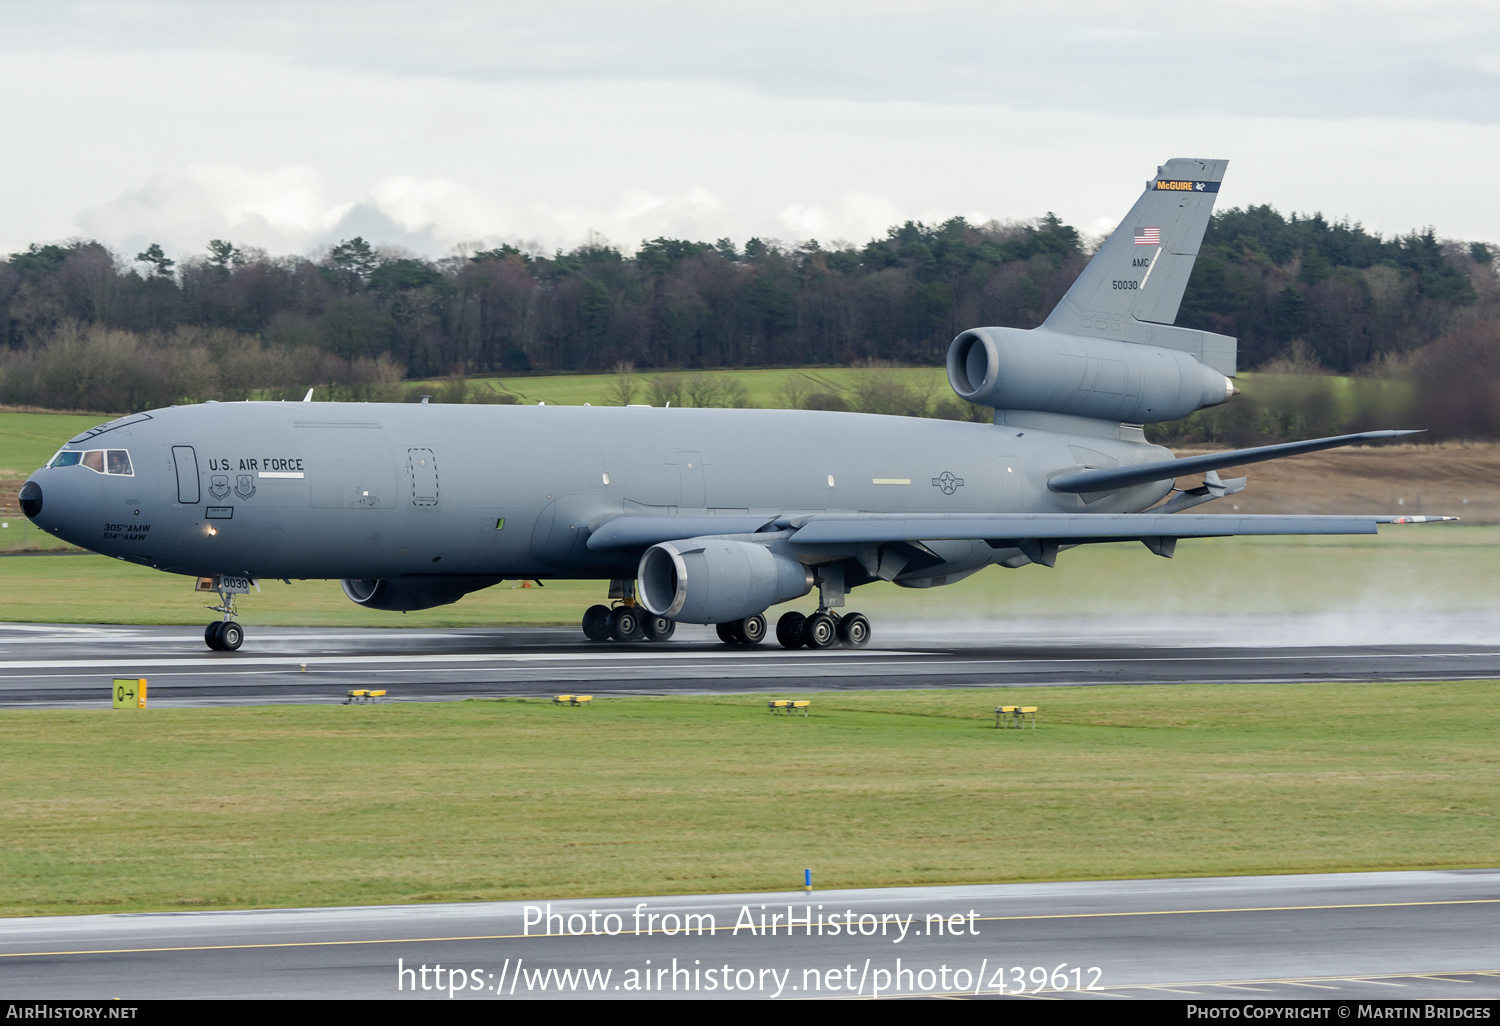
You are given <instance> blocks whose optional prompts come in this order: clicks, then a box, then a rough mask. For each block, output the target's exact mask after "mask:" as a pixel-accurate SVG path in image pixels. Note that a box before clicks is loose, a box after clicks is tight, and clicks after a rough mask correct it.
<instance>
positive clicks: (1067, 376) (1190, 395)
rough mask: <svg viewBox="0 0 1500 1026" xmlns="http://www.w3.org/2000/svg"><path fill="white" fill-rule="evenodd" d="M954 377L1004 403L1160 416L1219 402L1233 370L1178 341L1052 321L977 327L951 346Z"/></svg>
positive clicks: (1231, 390)
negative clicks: (1094, 332) (1092, 333)
mask: <svg viewBox="0 0 1500 1026" xmlns="http://www.w3.org/2000/svg"><path fill="white" fill-rule="evenodd" d="M948 383H949V384H950V385H952V386H953V391H955V392H957V393H958V395H959V397H960V398H963V399H967V400H968V401H969V402H971V403H976V404H978V405H980V406H990V407H994V408H995V409H997V410H1036V411H1040V412H1045V413H1067V414H1072V415H1073V416H1077V417H1093V418H1096V419H1099V420H1117V421H1123V422H1125V423H1129V424H1154V423H1156V422H1158V421H1163V420H1175V419H1177V418H1178V417H1186V416H1187V415H1188V414H1189V413H1192V412H1193V411H1194V410H1198V409H1202V408H1203V407H1205V406H1216V405H1218V404H1219V403H1222V402H1224V401H1225V400H1226V399H1228V398H1229V397H1230V396H1232V395H1234V394H1235V392H1236V391H1237V390H1236V389H1235V387H1234V385H1233V384H1232V383H1231V382H1230V380H1229V379H1228V378H1226V377H1225V376H1224V375H1222V374H1220V373H1219V372H1218V371H1216V370H1211V369H1209V368H1208V367H1205V366H1203V364H1201V363H1199V362H1198V361H1197V360H1196V359H1194V358H1193V357H1192V356H1190V355H1188V354H1187V353H1184V352H1180V351H1178V350H1175V349H1163V348H1161V347H1159V346H1149V345H1144V344H1142V343H1139V342H1121V341H1119V340H1117V339H1111V338H1084V337H1082V336H1079V335H1064V334H1060V333H1059V332H1055V331H1049V330H1047V329H1046V328H1034V329H1032V330H1031V331H1023V330H1021V329H1019V328H972V329H970V330H969V331H966V332H964V333H963V334H962V335H960V336H958V338H956V339H954V340H953V344H952V345H950V346H949V347H948Z"/></svg>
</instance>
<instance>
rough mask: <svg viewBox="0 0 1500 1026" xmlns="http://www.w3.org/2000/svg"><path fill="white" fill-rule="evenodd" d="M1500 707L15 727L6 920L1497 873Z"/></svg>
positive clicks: (1257, 689)
mask: <svg viewBox="0 0 1500 1026" xmlns="http://www.w3.org/2000/svg"><path fill="white" fill-rule="evenodd" d="M1002 697H1003V699H1004V701H1005V702H1007V703H1010V702H1014V701H1017V700H1021V701H1026V702H1031V703H1035V704H1038V705H1040V706H1041V709H1042V715H1041V726H1040V728H1039V729H1037V730H1034V731H1033V730H1025V731H1015V730H995V729H993V714H992V711H991V710H992V708H993V706H994V705H995V704H996V703H997V701H999V700H1000V698H1002ZM1497 714H1500V689H1497V688H1496V686H1495V685H1494V683H1493V682H1480V683H1473V682H1470V683H1441V684H1400V685H1391V684H1361V685H1351V684H1341V685H1279V686H1236V687H1223V686H1218V687H1211V686H1199V685H1179V686H1172V687H1130V688H1110V687H1097V688H1078V689H1072V688H1049V689H1044V690H1038V691H1036V692H1034V693H1028V692H1017V691H1013V690H1008V691H1006V692H1004V693H1003V696H1002V695H997V694H995V693H991V692H987V691H983V690H965V691H951V690H950V691H913V692H867V693H847V692H844V693H830V694H819V695H815V696H813V707H812V715H811V716H810V717H808V718H806V719H803V718H790V719H788V718H782V717H772V716H770V715H768V714H767V712H766V707H765V700H764V697H758V696H720V697H701V698H600V699H597V700H596V703H595V706H594V707H593V708H581V709H574V708H566V707H554V706H552V705H550V704H548V703H546V702H544V701H542V700H532V701H467V702H456V703H434V704H426V705H421V704H411V705H404V704H401V705H386V706H339V705H330V706H326V707H307V706H302V707H256V708H238V709H148V710H145V711H136V710H131V711H121V712H106V711H97V712H44V711H7V712H5V713H3V714H0V752H3V753H4V755H3V759H4V773H5V787H4V788H3V789H0V822H3V823H4V824H5V844H4V845H3V846H0V915H30V914H48V913H76V912H92V911H115V912H120V911H136V910H150V909H174V908H175V909H182V908H231V907H271V906H298V905H335V904H359V903H386V902H412V901H448V900H482V899H506V898H522V897H539V896H547V897H554V898H555V897H564V896H583V895H624V894H652V893H682V892H718V891H741V890H779V889H791V888H794V887H796V886H798V885H799V884H800V883H801V872H802V870H803V869H804V868H811V869H812V871H813V879H814V882H815V883H816V884H817V885H818V886H819V887H824V888H833V887H852V886H883V885H906V884H929V883H931V884H935V883H958V882H1004V881H1018V880H1044V879H1090V878H1133V877H1150V876H1191V875H1221V874H1248V873H1292V872H1329V871H1344V870H1373V869H1417V868H1440V867H1441V868H1453V867H1464V866H1487V865H1493V864H1494V858H1495V841H1496V837H1497V828H1496V809H1500V757H1497V755H1496V752H1495V747H1494V736H1493V723H1494V720H1495V717H1496V715H1497Z"/></svg>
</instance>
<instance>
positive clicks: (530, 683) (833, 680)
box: [0, 624, 1500, 708]
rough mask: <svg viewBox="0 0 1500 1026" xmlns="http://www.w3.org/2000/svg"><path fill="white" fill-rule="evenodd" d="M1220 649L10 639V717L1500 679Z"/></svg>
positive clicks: (285, 633) (1360, 652) (981, 638)
mask: <svg viewBox="0 0 1500 1026" xmlns="http://www.w3.org/2000/svg"><path fill="white" fill-rule="evenodd" d="M1224 642H1225V643H1221V640H1220V639H1217V638H1214V637H1213V636H1212V632H1199V633H1197V634H1193V633H1191V632H1187V633H1184V634H1183V635H1182V640H1181V643H1180V644H1173V645H1168V644H1163V643H1162V642H1161V640H1160V639H1159V638H1158V637H1154V636H1145V637H1142V636H1139V635H1132V634H1129V633H1128V632H1124V633H1113V634H1112V633H1110V632H1108V631H1104V632H1100V631H1097V630H1090V631H1086V632H1078V633H1077V634H1076V635H1073V636H1069V635H1068V634H1067V633H1065V632H1064V631H1062V630H1057V631H1051V632H1049V631H1047V630H1044V629H1037V630H1032V631H1029V632H1025V633H1018V632H1012V633H1011V634H1009V635H1002V636H1000V637H999V638H996V637H995V636H994V633H993V632H986V631H971V632H968V633H964V632H961V631H949V630H944V629H941V628H933V629H930V630H929V629H925V628H922V627H921V626H920V625H915V626H906V627H903V628H900V629H896V630H891V631H887V632H886V635H885V637H883V638H881V639H880V640H878V641H877V643H876V644H874V645H872V646H871V647H870V648H866V649H858V650H850V649H834V650H830V651H825V652H813V651H807V650H799V651H794V652H789V651H786V650H783V649H781V648H780V647H778V646H777V645H775V644H774V643H767V644H763V645H760V646H757V647H754V648H742V647H729V646H726V645H723V644H721V643H719V642H718V641H717V639H716V638H715V637H714V635H713V632H712V630H711V629H709V628H701V627H688V626H685V627H682V628H680V629H679V631H678V634H677V637H675V638H674V639H673V640H671V641H670V642H667V643H666V644H661V645H653V644H649V643H640V644H635V645H617V644H613V643H605V644H594V643H590V642H587V641H585V640H583V638H582V636H581V634H580V633H579V632H578V631H577V630H576V629H570V628H530V629H528V628H466V629H432V630H380V629H355V628H317V629H298V628H273V627H262V628H251V629H250V630H249V631H248V639H247V641H246V642H245V646H244V647H243V648H242V649H240V650H239V651H238V652H212V651H210V650H209V649H207V648H206V647H205V646H204V644H203V637H202V631H201V630H200V629H197V628H191V627H150V626H128V625H115V626H80V625H53V624H0V706H12V707H15V706H30V707H74V708H86V707H99V708H103V707H106V706H107V705H108V704H109V702H108V694H109V683H110V681H111V680H112V679H113V678H115V677H145V678H146V679H147V681H148V695H149V700H150V702H151V704H153V705H249V704H260V703H306V702H329V701H337V700H342V698H343V697H344V695H345V693H346V692H347V691H348V690H349V689H351V688H380V689H384V690H385V691H387V693H388V697H389V700H391V701H433V700H444V699H458V698H473V697H503V696H520V695H539V694H548V693H552V692H555V691H557V690H558V689H560V688H561V689H576V688H588V689H589V690H590V691H591V692H593V693H595V694H665V693H689V692H754V691H827V690H838V689H847V688H861V689H867V688H919V687H920V688H927V687H996V686H1024V687H1037V686H1053V685H1080V684H1170V683H1183V682H1204V683H1223V684H1233V683H1252V682H1279V681H1380V680H1453V679H1474V678H1500V644H1475V643H1469V644H1463V643H1441V644H1440V643H1428V644H1415V643H1406V644H1394V643H1393V644H1368V643H1364V644H1349V645H1334V644H1321V645H1305V644H1304V645H1284V644H1283V645H1278V644H1275V643H1274V642H1272V643H1268V644H1266V645H1264V646H1257V645H1253V644H1244V643H1242V642H1243V639H1233V638H1227V639H1224Z"/></svg>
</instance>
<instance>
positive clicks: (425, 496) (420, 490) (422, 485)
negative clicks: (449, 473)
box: [406, 449, 438, 506]
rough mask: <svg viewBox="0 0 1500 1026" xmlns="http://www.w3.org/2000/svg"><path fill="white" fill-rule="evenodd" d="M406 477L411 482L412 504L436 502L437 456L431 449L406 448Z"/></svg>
mask: <svg viewBox="0 0 1500 1026" xmlns="http://www.w3.org/2000/svg"><path fill="white" fill-rule="evenodd" d="M406 477H407V480H408V481H410V482H411V504H412V505H413V506H436V505H437V504H438V471H437V456H435V455H434V454H433V452H432V450H431V449H407V450H406Z"/></svg>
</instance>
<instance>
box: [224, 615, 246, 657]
mask: <svg viewBox="0 0 1500 1026" xmlns="http://www.w3.org/2000/svg"><path fill="white" fill-rule="evenodd" d="M244 643H245V628H243V627H241V626H240V625H239V624H237V623H235V622H234V621H233V620H225V621H224V623H223V625H222V626H221V627H220V628H219V647H220V648H222V649H223V650H224V651H226V652H237V651H239V647H240V646H241V645H243V644H244Z"/></svg>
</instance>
